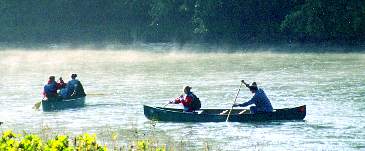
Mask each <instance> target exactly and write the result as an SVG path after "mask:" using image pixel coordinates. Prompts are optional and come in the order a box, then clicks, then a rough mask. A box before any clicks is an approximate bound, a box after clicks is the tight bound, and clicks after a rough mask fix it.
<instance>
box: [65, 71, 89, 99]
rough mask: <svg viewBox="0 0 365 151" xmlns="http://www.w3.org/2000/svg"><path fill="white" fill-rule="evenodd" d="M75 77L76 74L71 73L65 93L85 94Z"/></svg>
mask: <svg viewBox="0 0 365 151" xmlns="http://www.w3.org/2000/svg"><path fill="white" fill-rule="evenodd" d="M76 77H77V75H76V74H72V75H71V78H72V79H71V80H70V81H69V82H68V83H67V94H68V96H71V97H76V96H85V92H84V88H83V87H82V85H81V82H80V81H79V80H77V79H76Z"/></svg>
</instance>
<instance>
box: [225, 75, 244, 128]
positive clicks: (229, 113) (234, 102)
mask: <svg viewBox="0 0 365 151" xmlns="http://www.w3.org/2000/svg"><path fill="white" fill-rule="evenodd" d="M243 83H245V81H244V80H242V81H241V85H240V88H238V91H237V95H236V97H235V98H234V101H233V104H236V100H237V97H238V94H239V93H240V90H241V87H242V84H243ZM245 85H246V83H245ZM232 110H233V105H232V108H231V110H229V112H228V116H227V119H226V122H228V119H229V115H231V112H232Z"/></svg>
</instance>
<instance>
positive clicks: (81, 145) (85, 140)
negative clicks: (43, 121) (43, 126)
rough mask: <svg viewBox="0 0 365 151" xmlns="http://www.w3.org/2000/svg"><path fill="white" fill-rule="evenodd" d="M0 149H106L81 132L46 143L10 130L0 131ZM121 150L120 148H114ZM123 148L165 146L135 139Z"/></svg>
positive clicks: (160, 150)
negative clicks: (77, 134) (74, 136)
mask: <svg viewBox="0 0 365 151" xmlns="http://www.w3.org/2000/svg"><path fill="white" fill-rule="evenodd" d="M0 150H1V151H107V150H108V148H107V147H106V146H101V145H99V144H97V142H96V135H95V134H94V135H90V134H87V133H86V134H83V135H79V136H77V137H76V138H75V139H74V140H70V138H69V136H66V135H57V136H56V137H55V138H54V139H51V140H48V141H47V142H46V143H44V141H43V140H42V139H41V138H40V137H39V136H38V135H34V134H24V136H22V135H20V134H15V133H13V132H12V131H11V130H8V131H4V132H2V136H1V138H0ZM115 150H122V148H115ZM123 150H137V151H146V150H156V151H164V150H166V149H165V147H159V146H156V145H155V144H152V143H150V142H149V141H148V140H137V141H136V142H135V145H132V146H130V147H129V148H124V149H123Z"/></svg>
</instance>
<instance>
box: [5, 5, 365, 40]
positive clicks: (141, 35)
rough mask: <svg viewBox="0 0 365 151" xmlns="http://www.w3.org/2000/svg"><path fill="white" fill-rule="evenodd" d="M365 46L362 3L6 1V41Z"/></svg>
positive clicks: (364, 11) (364, 17) (364, 9)
mask: <svg viewBox="0 0 365 151" xmlns="http://www.w3.org/2000/svg"><path fill="white" fill-rule="evenodd" d="M109 41H111V42H121V43H128V42H133V41H142V42H177V43H185V42H208V43H235V44H241V43H252V42H256V43H273V42H301V43H319V42H333V43H338V42H344V43H350V44H357V43H361V42H364V41H365V1H363V0H289V1H288V0H143V1H142V0H86V1H80V0H55V1H45V0H28V1H24V0H0V42H8V43H16V42H29V43H68V42H71V43H73V42H75V43H77V42H79V43H84V42H109Z"/></svg>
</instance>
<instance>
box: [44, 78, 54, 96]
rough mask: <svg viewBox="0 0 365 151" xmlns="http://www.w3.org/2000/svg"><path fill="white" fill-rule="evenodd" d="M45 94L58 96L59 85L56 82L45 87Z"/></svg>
mask: <svg viewBox="0 0 365 151" xmlns="http://www.w3.org/2000/svg"><path fill="white" fill-rule="evenodd" d="M44 93H45V94H46V96H52V95H56V94H57V83H56V82H55V81H54V82H51V83H49V84H46V85H45V86H44Z"/></svg>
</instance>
